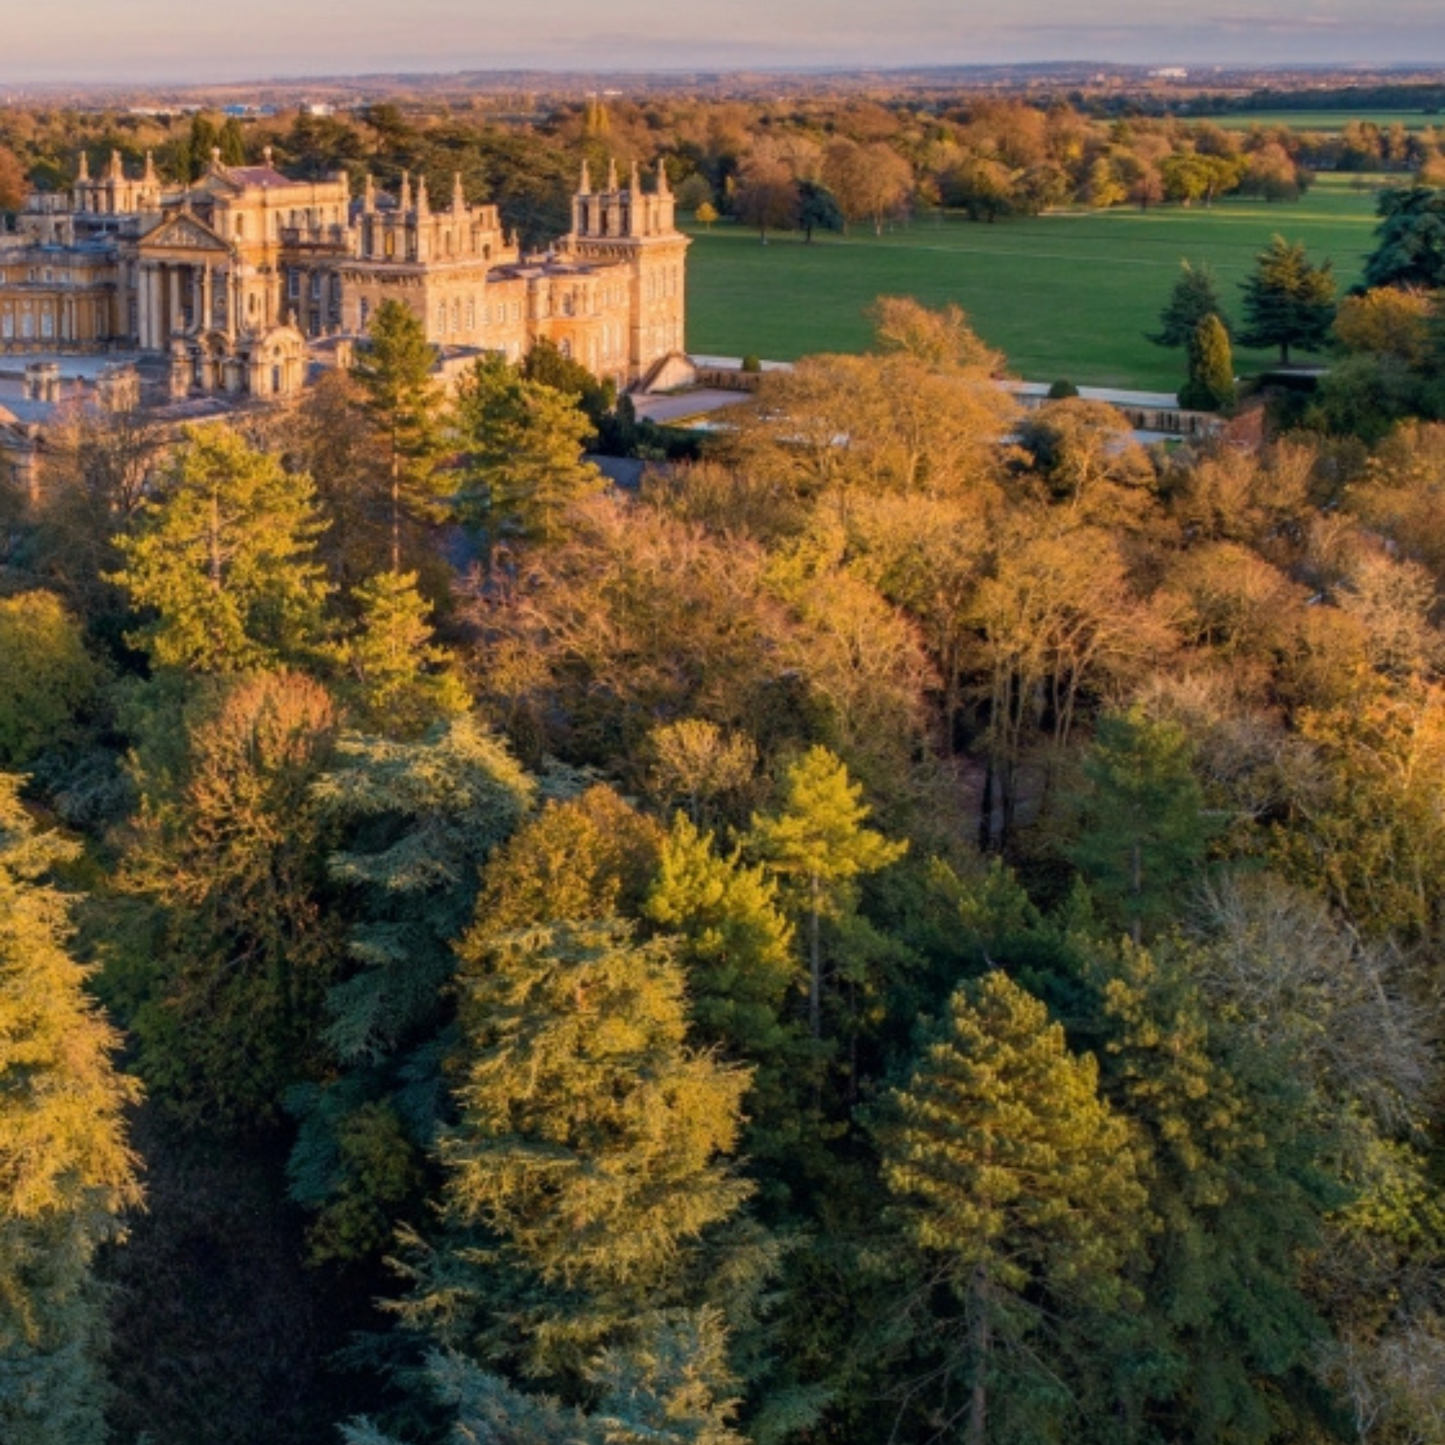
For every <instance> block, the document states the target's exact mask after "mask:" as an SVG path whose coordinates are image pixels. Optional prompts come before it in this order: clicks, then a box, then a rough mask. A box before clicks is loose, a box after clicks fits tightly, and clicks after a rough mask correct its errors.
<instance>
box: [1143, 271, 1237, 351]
mask: <svg viewBox="0 0 1445 1445" xmlns="http://www.w3.org/2000/svg"><path fill="white" fill-rule="evenodd" d="M1206 316H1217V317H1218V318H1219V319H1220V321H1221V322H1224V326H1225V331H1226V333H1227V332H1228V329H1229V323H1228V322H1227V321H1226V320H1225V316H1224V307H1223V305H1222V304H1221V302H1220V300H1219V291H1218V287H1217V285H1216V283H1215V280H1214V272H1213V271H1212V270H1211V269H1210V267H1209V265H1208V263H1205V264H1204V265H1202V266H1194V265H1191V264H1190V262H1188V261H1183V262H1181V263H1180V270H1179V276H1178V278H1177V279H1176V280H1175V282H1174V289H1173V291H1171V292H1170V293H1169V300H1168V301H1167V302H1166V303H1165V305H1164V309H1163V310H1162V311H1161V312H1160V313H1159V330H1158V331H1157V332H1156V333H1155V334H1154V335H1153V336H1151V337H1150V338H1149V340H1150V341H1152V342H1153V343H1154V344H1155V345H1156V346H1188V345H1189V343H1190V342H1191V341H1192V340H1193V338H1194V333H1195V332H1196V331H1197V330H1198V329H1199V324H1200V322H1201V321H1203V320H1204V318H1205V317H1206Z"/></svg>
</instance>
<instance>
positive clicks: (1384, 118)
mask: <svg viewBox="0 0 1445 1445" xmlns="http://www.w3.org/2000/svg"><path fill="white" fill-rule="evenodd" d="M1178 114H1179V119H1180V120H1186V121H1193V120H1212V121H1213V122H1214V123H1215V125H1217V126H1220V127H1222V128H1223V129H1224V130H1248V129H1249V128H1250V126H1252V125H1263V126H1273V125H1282V126H1287V127H1288V128H1289V129H1290V130H1317V131H1323V132H1324V133H1325V134H1333V133H1335V132H1338V131H1342V130H1344V128H1345V127H1346V126H1347V125H1348V124H1349V123H1350V122H1351V121H1352V120H1369V121H1373V122H1374V123H1375V124H1376V125H1378V126H1381V127H1384V126H1391V125H1402V126H1404V127H1405V129H1406V130H1424V129H1425V128H1426V127H1427V126H1437V125H1445V115H1441V114H1440V113H1439V112H1434V113H1427V112H1426V111H1423V110H1254V111H1239V112H1237V113H1233V114H1230V115H1190V114H1189V113H1188V112H1186V111H1181V112H1179V113H1178Z"/></svg>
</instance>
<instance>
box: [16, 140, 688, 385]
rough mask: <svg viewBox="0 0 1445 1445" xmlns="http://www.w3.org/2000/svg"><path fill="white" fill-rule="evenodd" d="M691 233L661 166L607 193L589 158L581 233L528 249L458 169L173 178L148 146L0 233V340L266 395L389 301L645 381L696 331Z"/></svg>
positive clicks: (447, 341)
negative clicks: (688, 302) (141, 364)
mask: <svg viewBox="0 0 1445 1445" xmlns="http://www.w3.org/2000/svg"><path fill="white" fill-rule="evenodd" d="M687 245H688V241H687V238H686V237H685V236H683V235H682V234H681V233H680V232H679V231H678V230H677V227H676V225H675V218H674V200H673V197H672V194H671V192H670V190H669V188H668V184H667V177H666V175H665V173H664V172H663V171H662V170H661V168H660V167H659V170H658V174H657V179H656V184H655V187H654V189H652V190H650V191H648V190H645V189H644V187H643V184H642V180H641V177H640V175H639V173H638V171H637V168H636V167H635V166H634V167H633V169H632V173H631V176H630V178H629V182H628V184H627V185H626V186H623V185H620V184H619V182H618V177H617V171H616V168H615V167H612V168H611V169H610V173H609V175H608V178H607V184H606V186H605V187H604V188H603V189H602V190H600V191H595V192H594V191H593V190H592V185H591V180H590V177H589V175H588V172H587V169H586V167H585V166H584V167H583V171H582V181H581V185H580V187H579V190H578V192H577V195H576V196H575V198H574V201H573V229H572V231H571V232H570V233H569V234H568V235H567V236H564V237H562V238H561V239H560V240H559V241H558V242H557V243H556V244H555V246H553V247H552V248H551V249H550V250H548V251H547V252H546V253H545V254H543V255H540V256H523V255H522V254H521V252H520V251H519V249H518V247H517V245H516V243H515V241H514V240H513V239H512V238H511V237H509V236H508V235H507V234H506V232H505V230H504V229H503V227H502V224H501V220H500V218H499V216H498V212H497V208H496V207H495V206H491V205H471V204H469V203H468V202H467V200H466V197H465V196H464V195H463V193H462V187H461V180H460V177H458V178H457V179H456V182H455V184H454V186H453V190H452V194H451V196H450V198H449V199H448V200H447V201H446V202H445V203H444V204H442V205H439V206H434V205H433V204H432V201H431V198H430V197H429V196H428V194H427V188H426V184H425V182H424V181H419V182H417V183H416V185H414V186H413V184H412V182H411V180H410V178H408V177H404V178H403V180H402V184H401V189H400V194H399V195H397V196H395V197H393V196H388V195H382V194H380V193H378V192H377V191H376V189H375V187H374V186H373V185H372V183H371V181H370V179H369V178H368V180H367V182H366V185H365V188H364V191H363V193H362V195H360V196H353V195H352V194H351V188H350V185H349V183H348V181H347V178H346V177H345V176H344V175H338V176H335V177H332V178H331V179H329V180H326V181H319V182H306V181H293V180H290V179H288V178H287V177H286V176H284V175H282V174H281V173H280V172H279V171H277V170H276V169H275V168H274V167H273V166H272V164H271V158H270V153H269V151H268V152H267V153H266V157H265V162H264V164H262V165H259V166H229V167H228V166H223V165H221V163H220V160H219V157H218V156H213V159H212V163H211V166H210V169H209V170H208V171H207V173H206V174H205V175H204V176H202V177H201V179H200V180H199V181H198V182H197V183H196V184H195V185H193V186H189V187H185V188H180V189H176V190H169V191H168V190H167V189H166V188H165V187H163V186H162V184H161V182H160V180H159V178H158V177H157V175H156V173H155V169H154V167H153V165H152V164H151V162H150V160H149V159H147V161H146V165H145V169H144V173H143V174H142V175H141V176H140V177H139V178H132V177H128V176H127V175H126V174H125V170H124V167H123V166H122V164H121V161H120V158H119V156H112V158H111V161H110V165H109V167H108V168H107V170H106V173H105V174H104V176H102V177H100V178H99V179H92V177H91V176H90V175H89V174H88V172H87V170H86V168H85V164H84V161H83V160H82V163H81V169H80V173H79V175H78V176H77V177H76V180H75V184H74V186H73V188H72V190H71V191H70V192H69V193H68V194H63V195H33V196H31V197H30V198H29V201H28V202H27V206H26V209H25V211H24V212H23V213H22V215H21V217H20V221H19V225H18V230H17V232H16V233H15V234H14V235H8V236H0V353H4V352H22V353H34V354H37V355H41V354H52V355H53V354H65V353H67V352H100V351H117V352H129V351H137V352H140V353H142V354H145V355H149V356H150V357H152V358H154V359H156V360H158V361H159V360H163V361H164V362H165V372H166V375H167V377H168V382H169V390H170V394H171V395H172V396H174V397H177V398H179V397H183V396H187V395H190V394H194V393H222V394H228V395H234V396H251V397H258V398H270V397H277V396H285V395H289V394H290V393H292V392H294V391H296V390H297V389H298V388H299V387H300V386H302V385H303V384H304V381H305V377H306V372H307V367H308V362H309V360H310V355H311V352H312V350H313V349H314V348H317V347H318V346H320V345H321V344H323V343H324V344H325V345H326V346H327V347H329V348H330V350H331V353H332V354H333V355H334V354H335V353H336V350H337V348H336V341H337V339H338V338H355V337H360V336H363V335H364V334H365V331H366V328H367V325H368V322H369V319H370V317H371V316H372V315H373V314H374V312H375V310H376V308H377V307H378V306H379V305H380V304H381V303H382V302H383V301H385V300H387V299H389V298H391V299H396V300H400V301H403V302H405V303H406V304H407V305H408V306H410V307H411V308H412V309H413V310H414V311H415V312H416V314H417V315H418V317H420V318H421V320H422V321H423V323H424V324H425V327H426V333H427V338H428V340H430V341H431V342H433V343H434V344H435V345H437V346H438V347H441V348H444V349H448V350H461V351H466V350H478V351H481V350H488V351H500V352H503V353H505V354H506V355H507V356H509V357H511V358H513V359H518V358H520V357H522V356H523V355H525V353H526V352H527V351H528V350H529V349H530V348H531V347H532V346H533V345H534V344H535V343H536V342H537V341H539V340H542V339H546V340H549V341H551V342H552V343H553V344H555V345H556V346H557V347H558V349H559V350H560V351H562V352H563V353H564V354H565V355H568V356H571V357H573V358H574V359H576V360H577V361H580V362H582V363H583V364H584V365H586V366H587V367H589V368H590V369H591V370H592V371H593V372H595V373H596V374H597V375H598V376H601V377H607V378H611V379H612V380H614V381H615V382H616V383H617V385H618V387H619V389H624V390H625V389H628V388H633V387H637V386H639V385H642V384H644V383H646V381H647V379H648V377H649V375H651V374H654V373H656V372H658V371H659V369H660V368H662V367H663V365H664V363H666V361H667V359H668V358H669V357H670V356H672V355H674V354H675V353H678V352H680V351H681V350H682V348H683V345H684V331H683V325H684V263H685V256H686V250H687Z"/></svg>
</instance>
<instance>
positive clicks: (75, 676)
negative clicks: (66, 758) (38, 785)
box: [0, 592, 100, 767]
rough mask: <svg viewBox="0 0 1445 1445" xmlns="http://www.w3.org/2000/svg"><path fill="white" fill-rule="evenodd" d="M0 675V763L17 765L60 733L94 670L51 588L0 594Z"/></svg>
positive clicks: (84, 697)
mask: <svg viewBox="0 0 1445 1445" xmlns="http://www.w3.org/2000/svg"><path fill="white" fill-rule="evenodd" d="M0 677H4V678H5V679H6V683H5V688H4V691H3V694H0V767H23V766H24V765H25V764H26V763H28V762H29V761H30V760H31V759H32V758H33V757H34V756H35V755H36V754H37V753H38V752H39V751H40V750H41V749H42V748H44V747H46V746H48V745H53V744H54V743H56V742H58V741H59V740H60V739H61V738H62V737H63V736H64V734H65V731H66V729H67V728H68V727H69V725H70V724H71V722H72V721H73V720H74V718H75V715H76V713H77V712H78V711H79V710H80V709H81V708H82V707H83V706H84V705H85V704H86V702H87V701H89V700H90V698H91V697H93V696H94V694H95V690H96V687H97V684H98V683H99V681H100V670H99V669H98V668H97V667H96V665H95V663H94V662H93V661H92V660H91V657H90V654H89V653H88V652H87V651H86V649H85V639H84V637H83V636H82V634H81V630H80V625H79V624H78V623H77V622H76V621H75V619H74V618H73V617H72V616H71V615H70V613H69V612H67V611H66V609H65V607H64V605H63V604H62V603H61V601H60V599H59V598H58V597H57V596H56V595H55V594H54V593H53V592H21V593H19V594H17V595H16V596H14V597H0Z"/></svg>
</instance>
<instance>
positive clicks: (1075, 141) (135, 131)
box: [0, 97, 1439, 244]
mask: <svg viewBox="0 0 1445 1445" xmlns="http://www.w3.org/2000/svg"><path fill="white" fill-rule="evenodd" d="M1397 129H1398V128H1386V129H1385V130H1384V131H1380V129H1379V128H1378V127H1373V126H1371V125H1369V123H1366V122H1361V123H1359V124H1357V125H1354V126H1352V127H1351V129H1350V132H1349V134H1348V136H1347V137H1345V138H1340V137H1319V136H1315V137H1310V136H1301V135H1298V134H1296V133H1295V132H1293V131H1291V130H1290V129H1288V128H1286V127H1277V128H1254V129H1251V130H1249V131H1247V132H1236V131H1226V130H1224V129H1222V128H1220V127H1219V126H1217V125H1215V124H1213V123H1212V122H1210V121H1207V120H1204V121H1199V122H1187V123H1186V122H1184V121H1180V120H1177V119H1172V118H1149V117H1142V116H1133V117H1123V118H1117V119H1113V120H1109V119H1098V118H1093V117H1090V116H1088V115H1086V114H1085V113H1083V112H1081V111H1079V110H1076V109H1075V108H1073V107H1071V106H1069V105H1067V104H1056V105H1051V106H1048V107H1040V106H1035V105H1030V104H1027V103H1025V102H1022V101H1010V100H998V99H994V98H988V97H980V98H971V99H967V100H965V101H962V102H960V103H959V104H957V105H954V106H949V105H944V104H928V105H919V104H917V103H905V102H901V101H900V102H898V103H894V104H882V103H879V102H876V101H864V100H856V101H822V100H819V101H801V100H800V101H790V102H786V103H761V102H756V103H744V102H741V101H736V102H731V101H730V102H708V101H699V100H690V99H683V98H674V97H658V98H655V99H652V100H649V101H646V102H644V103H640V104H639V103H633V102H629V101H621V100H618V101H614V102H610V103H609V104H607V105H602V104H600V103H597V102H592V103H590V104H587V105H576V106H561V107H559V108H558V109H557V110H555V111H554V112H552V113H551V114H549V115H547V116H544V117H542V118H541V119H538V120H533V121H518V122H513V123H506V122H501V121H498V120H496V119H494V118H491V117H489V116H487V115H486V114H471V113H468V112H458V113H451V112H448V113H445V114H418V113H409V112H404V111H403V110H402V109H401V108H399V107H398V106H396V105H393V104H377V105H372V106H369V107H366V108H365V109H363V110H361V111H359V112H356V113H348V114H341V115H335V116H312V115H306V114H289V115H284V116H280V117H276V118H269V119H258V120H253V121H249V122H247V123H245V124H244V125H243V124H242V123H241V122H239V121H237V120H236V119H234V118H229V119H227V118H223V117H221V116H220V115H206V114H199V115H195V116H191V117H174V118H164V119H163V118H156V117H149V116H135V115H109V116H107V115H91V114H84V115H82V114H80V113H78V112H73V111H63V112H47V111H34V112H31V111H22V110H14V109H7V110H6V111H5V112H4V113H3V114H0V158H5V157H8V159H0V208H6V207H8V208H10V209H13V208H14V207H15V206H16V205H18V204H19V200H20V195H21V192H22V191H23V186H24V184H25V183H26V181H27V179H28V182H29V183H30V184H35V185H39V186H40V187H42V188H43V189H58V188H61V187H64V186H66V185H68V184H69V182H70V180H71V178H72V177H73V176H74V174H75V167H76V164H77V160H78V156H79V153H80V152H81V150H85V151H86V152H87V154H88V156H89V158H90V162H91V167H92V172H93V173H94V172H95V170H96V169H97V167H99V166H101V165H103V163H104V162H105V160H106V159H107V157H108V156H109V153H110V151H111V150H112V149H117V150H119V151H120V152H121V154H122V156H123V157H125V158H126V159H127V160H128V161H129V163H130V164H132V165H138V164H139V163H140V161H141V159H142V157H143V155H144V153H145V151H147V150H152V151H154V153H155V155H156V159H157V164H158V166H159V167H160V169H161V172H162V174H163V175H164V176H166V177H167V178H169V179H170V180H173V181H182V180H189V179H193V178H194V177H196V176H197V175H199V174H200V172H201V171H202V170H203V169H204V168H205V166H206V165H208V164H209V162H210V157H211V152H212V149H213V148H216V149H219V150H220V152H221V155H222V159H223V160H224V161H225V162H226V163H227V164H238V163H240V162H242V161H244V160H249V161H251V162H253V163H254V162H257V161H259V159H260V157H261V154H262V151H263V149H264V148H265V147H267V146H270V147H271V149H272V153H273V157H274V159H275V161H276V163H277V164H279V165H281V166H283V167H284V168H286V169H287V170H288V171H290V172H291V173H293V174H296V175H298V176H302V177H319V176H322V175H325V174H329V173H331V172H333V171H336V170H339V169H345V170H347V171H349V172H350V173H351V174H352V176H353V179H354V180H356V181H357V182H358V183H359V181H360V177H361V175H362V173H363V172H364V171H367V170H369V171H372V172H373V173H375V174H376V175H377V176H378V178H379V179H380V180H381V181H382V182H383V184H389V185H394V184H395V183H396V182H397V181H398V180H399V179H400V175H401V172H402V170H403V169H409V170H411V171H412V172H413V173H422V174H425V175H426V176H427V179H428V183H429V185H430V186H431V187H432V190H433V193H434V194H449V193H450V189H451V185H452V177H453V175H455V174H456V173H460V174H461V175H462V177H463V181H464V185H465V187H466V190H467V193H468V195H469V196H471V197H472V198H473V199H475V200H481V199H486V200H495V201H497V202H498V203H499V204H500V206H501V208H502V214H503V217H504V219H505V221H506V223H507V224H508V226H510V227H512V228H514V229H515V230H517V231H518V233H519V234H520V235H522V237H523V238H524V240H525V241H526V242H527V243H528V244H540V243H542V242H544V241H546V240H548V239H551V238H552V237H555V236H556V235H558V234H561V233H562V232H563V231H565V230H566V228H567V226H568V224H569V223H570V210H569V200H570V195H571V192H572V189H573V188H574V186H575V184H576V180H577V177H578V174H579V171H580V166H581V162H582V160H583V159H584V158H585V159H587V160H589V161H590V162H591V163H592V167H593V175H594V177H597V178H599V179H600V177H601V176H603V175H605V174H606V167H607V164H608V162H609V160H616V161H617V162H618V163H619V164H620V165H621V166H622V167H623V168H624V174H625V172H626V168H627V167H628V166H629V165H630V164H631V163H632V162H634V161H636V162H637V163H639V164H641V165H644V166H648V167H655V166H656V165H657V164H658V163H663V164H665V165H666V167H667V171H668V175H669V178H670V180H671V182H672V184H673V186H674V188H675V189H676V190H677V191H678V194H679V198H680V202H681V206H682V209H683V211H684V212H685V213H686V214H688V215H695V214H696V213H697V212H698V211H699V210H700V209H701V208H702V207H704V206H706V207H707V208H709V211H710V212H711V213H712V214H714V215H720V214H721V215H735V216H737V217H738V218H739V219H742V220H744V221H746V222H748V223H750V224H756V225H759V226H761V227H764V228H766V229H773V228H777V227H783V226H797V227H803V228H806V229H809V230H810V231H811V230H812V229H815V228H817V227H819V226H822V227H838V226H843V225H848V224H855V223H856V224H871V225H874V226H880V225H882V224H883V223H884V221H885V220H890V219H893V218H896V217H902V216H906V215H907V214H909V213H910V212H913V211H917V210H919V209H927V208H935V207H938V206H947V207H950V208H954V209H958V210H962V211H964V212H966V213H967V214H968V215H969V216H971V217H973V218H975V219H979V220H986V221H991V220H997V219H1000V218H1002V217H1005V216H1008V215H1033V214H1037V213H1038V212H1039V211H1041V210H1044V209H1046V208H1048V207H1051V206H1060V205H1092V206H1099V207H1107V206H1115V205H1140V206H1150V205H1155V204H1159V203H1162V202H1166V201H1168V202H1177V203H1180V204H1186V205H1188V204H1195V203H1203V204H1208V203H1209V202H1210V201H1212V200H1213V199H1215V198H1216V197H1218V196H1220V195H1224V194H1231V193H1240V194H1245V195H1257V196H1262V197H1264V198H1266V199H1269V200H1288V199H1295V198H1297V197H1298V196H1299V195H1300V194H1301V193H1302V191H1303V190H1304V189H1305V188H1306V187H1307V185H1308V184H1309V178H1310V167H1311V166H1330V167H1347V166H1351V165H1353V166H1356V167H1357V168H1374V167H1376V166H1378V165H1387V166H1391V167H1395V168H1400V167H1406V166H1409V167H1412V168H1420V167H1426V166H1429V165H1430V164H1432V163H1434V161H1435V159H1436V157H1437V156H1438V153H1439V141H1438V137H1437V136H1436V134H1435V133H1434V132H1433V131H1423V132H1408V133H1406V132H1404V131H1403V130H1400V131H1399V133H1398V134H1397V133H1396V132H1397ZM7 177H8V179H7Z"/></svg>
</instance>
